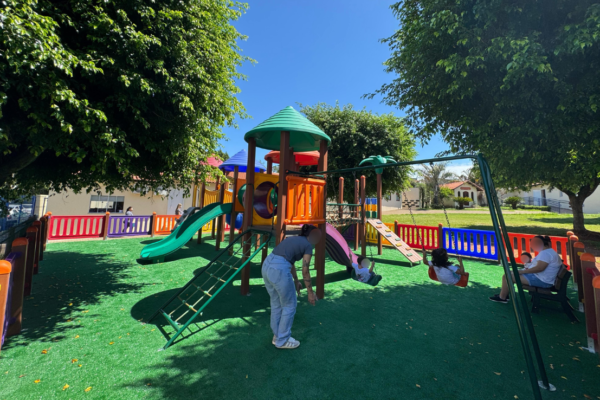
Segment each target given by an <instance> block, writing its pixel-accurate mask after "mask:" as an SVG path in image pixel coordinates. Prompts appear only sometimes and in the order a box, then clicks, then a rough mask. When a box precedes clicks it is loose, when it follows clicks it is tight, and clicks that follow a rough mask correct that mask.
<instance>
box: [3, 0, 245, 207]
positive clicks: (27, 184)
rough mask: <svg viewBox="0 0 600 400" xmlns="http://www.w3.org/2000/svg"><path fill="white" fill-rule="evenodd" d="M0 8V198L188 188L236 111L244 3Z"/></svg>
mask: <svg viewBox="0 0 600 400" xmlns="http://www.w3.org/2000/svg"><path fill="white" fill-rule="evenodd" d="M3 5H4V6H3V9H2V10H1V11H0V15H1V20H2V29H0V54H2V57H1V58H0V154H2V162H1V163H0V197H4V198H10V197H13V196H15V195H17V194H18V193H17V192H22V193H27V192H30V191H31V190H33V188H35V187H36V186H39V185H43V186H47V187H48V188H50V189H52V190H55V191H60V190H62V189H64V188H67V187H69V188H71V189H74V190H75V191H80V190H82V189H88V190H91V189H96V188H98V187H99V185H104V186H105V187H106V190H107V191H109V192H110V191H111V190H114V189H126V188H132V187H134V186H136V187H137V188H138V189H141V190H142V191H146V190H152V189H156V188H158V187H184V188H189V187H190V184H191V183H192V182H193V181H196V180H203V179H204V178H205V177H206V173H207V171H208V167H205V166H203V164H202V163H201V161H206V158H208V157H209V156H210V155H212V154H214V153H215V151H216V150H217V147H218V139H220V138H222V137H223V133H222V131H221V127H222V126H224V125H226V124H228V125H232V124H234V118H235V117H236V115H237V116H241V117H244V116H245V111H244V108H243V106H242V104H241V103H240V102H239V101H238V100H237V98H236V94H237V93H238V92H239V89H238V88H237V86H236V80H237V79H240V78H243V76H242V75H240V74H239V73H238V72H237V71H236V68H237V67H238V66H240V65H241V64H242V62H244V61H245V60H248V59H247V58H246V57H244V56H241V55H240V54H239V51H240V49H239V47H238V44H237V41H238V40H239V39H244V37H243V36H242V35H240V34H239V33H238V32H237V31H236V29H235V28H234V27H233V26H232V25H231V21H232V20H236V19H237V18H238V17H239V16H240V15H241V13H242V12H244V9H245V6H244V5H242V4H240V3H237V2H224V1H206V2H200V1H198V0H182V1H178V2H172V1H167V0H152V1H151V0H136V1H128V2H116V1H110V0H109V1H102V2H98V1H92V0H65V1H60V2H59V1H50V0H6V1H5V2H4V3H3Z"/></svg>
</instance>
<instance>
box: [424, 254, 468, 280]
mask: <svg viewBox="0 0 600 400" xmlns="http://www.w3.org/2000/svg"><path fill="white" fill-rule="evenodd" d="M423 262H424V263H425V264H429V266H430V267H433V269H434V270H435V274H436V275H437V278H438V281H440V282H441V283H443V284H444V285H456V284H457V283H458V281H459V280H460V277H461V276H462V275H468V274H467V273H466V272H465V267H464V266H463V263H462V258H461V257H458V266H456V265H453V264H452V263H451V262H450V261H449V260H448V252H447V251H446V249H435V250H433V251H432V252H431V261H427V252H426V251H425V248H423Z"/></svg>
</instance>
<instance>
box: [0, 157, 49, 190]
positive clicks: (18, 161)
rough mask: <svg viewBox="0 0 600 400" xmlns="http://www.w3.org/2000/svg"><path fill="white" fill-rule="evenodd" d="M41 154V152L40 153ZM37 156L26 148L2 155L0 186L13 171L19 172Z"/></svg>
mask: <svg viewBox="0 0 600 400" xmlns="http://www.w3.org/2000/svg"><path fill="white" fill-rule="evenodd" d="M40 154H41V153H40ZM38 157H39V154H38V155H35V154H33V153H31V152H30V151H29V150H28V149H25V150H23V151H20V152H18V153H15V152H13V153H11V154H10V155H8V156H5V157H4V160H3V161H2V164H1V165H0V186H3V185H4V184H5V183H6V181H7V180H8V179H10V177H11V176H12V174H14V173H15V172H19V171H20V170H22V169H23V168H25V167H27V166H28V165H29V164H31V163H32V162H34V161H35V160H36V158H38Z"/></svg>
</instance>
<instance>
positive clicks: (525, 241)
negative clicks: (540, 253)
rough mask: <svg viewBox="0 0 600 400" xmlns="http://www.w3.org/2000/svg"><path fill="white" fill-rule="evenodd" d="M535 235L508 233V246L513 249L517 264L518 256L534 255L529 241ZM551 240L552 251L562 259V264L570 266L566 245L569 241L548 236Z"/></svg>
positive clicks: (564, 238)
mask: <svg viewBox="0 0 600 400" xmlns="http://www.w3.org/2000/svg"><path fill="white" fill-rule="evenodd" d="M534 237H535V235H531V234H526V233H510V232H509V233H508V238H509V239H510V244H511V246H512V248H513V253H514V255H515V258H516V259H517V262H519V256H520V255H521V253H523V252H525V251H526V252H528V253H531V254H532V255H533V256H534V257H535V255H536V253H535V252H534V251H533V250H532V249H531V239H533V238H534ZM550 239H551V240H552V248H553V249H554V251H556V252H557V253H558V255H559V256H560V258H562V260H563V263H564V264H565V265H566V266H567V267H570V266H571V260H570V259H569V257H568V256H567V245H568V242H569V239H568V238H566V237H560V236H550Z"/></svg>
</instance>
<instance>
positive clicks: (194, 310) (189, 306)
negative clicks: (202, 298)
mask: <svg viewBox="0 0 600 400" xmlns="http://www.w3.org/2000/svg"><path fill="white" fill-rule="evenodd" d="M184 304H185V305H186V306H187V307H188V308H189V309H190V310H192V311H193V312H198V310H196V309H195V308H194V307H192V306H191V305H190V304H188V303H184Z"/></svg>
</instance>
